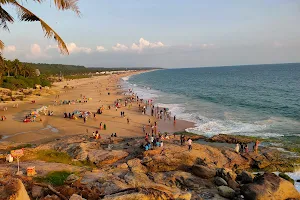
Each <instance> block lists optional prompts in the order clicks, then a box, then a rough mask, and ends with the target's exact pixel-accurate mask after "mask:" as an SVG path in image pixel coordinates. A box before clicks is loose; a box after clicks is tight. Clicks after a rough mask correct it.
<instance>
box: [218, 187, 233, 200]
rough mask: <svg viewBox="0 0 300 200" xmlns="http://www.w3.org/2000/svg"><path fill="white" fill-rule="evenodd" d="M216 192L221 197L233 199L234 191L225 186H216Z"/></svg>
mask: <svg viewBox="0 0 300 200" xmlns="http://www.w3.org/2000/svg"><path fill="white" fill-rule="evenodd" d="M218 192H219V194H220V195H221V196H222V197H225V198H229V199H233V198H234V196H235V191H234V190H233V189H231V188H230V187H227V186H220V187H218Z"/></svg>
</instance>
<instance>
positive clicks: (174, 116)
mask: <svg viewBox="0 0 300 200" xmlns="http://www.w3.org/2000/svg"><path fill="white" fill-rule="evenodd" d="M175 124H176V115H174V125H175Z"/></svg>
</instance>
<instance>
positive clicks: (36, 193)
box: [31, 185, 44, 199]
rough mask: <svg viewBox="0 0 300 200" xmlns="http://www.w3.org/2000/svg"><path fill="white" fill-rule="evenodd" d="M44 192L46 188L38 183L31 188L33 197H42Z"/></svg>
mask: <svg viewBox="0 0 300 200" xmlns="http://www.w3.org/2000/svg"><path fill="white" fill-rule="evenodd" d="M43 194H44V190H43V188H42V187H41V186H37V185H34V186H33V187H32V189H31V196H32V197H33V198H35V199H36V198H39V197H42V196H43Z"/></svg>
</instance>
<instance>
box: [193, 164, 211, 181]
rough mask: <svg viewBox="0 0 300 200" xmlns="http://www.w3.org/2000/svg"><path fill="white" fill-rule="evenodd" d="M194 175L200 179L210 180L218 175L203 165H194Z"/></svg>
mask: <svg viewBox="0 0 300 200" xmlns="http://www.w3.org/2000/svg"><path fill="white" fill-rule="evenodd" d="M192 173H193V174H195V175H196V176H199V177H200V178H205V179H209V178H213V177H214V176H215V175H216V170H215V169H212V168H209V167H206V166H203V165H193V167H192Z"/></svg>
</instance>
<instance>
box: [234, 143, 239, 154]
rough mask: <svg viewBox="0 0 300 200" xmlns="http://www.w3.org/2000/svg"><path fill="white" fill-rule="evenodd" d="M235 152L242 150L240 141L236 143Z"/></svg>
mask: <svg viewBox="0 0 300 200" xmlns="http://www.w3.org/2000/svg"><path fill="white" fill-rule="evenodd" d="M235 152H236V153H239V152H240V145H239V144H238V143H236V145H235Z"/></svg>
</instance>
